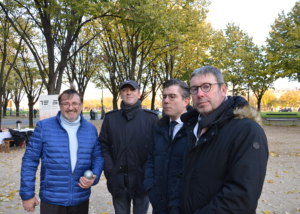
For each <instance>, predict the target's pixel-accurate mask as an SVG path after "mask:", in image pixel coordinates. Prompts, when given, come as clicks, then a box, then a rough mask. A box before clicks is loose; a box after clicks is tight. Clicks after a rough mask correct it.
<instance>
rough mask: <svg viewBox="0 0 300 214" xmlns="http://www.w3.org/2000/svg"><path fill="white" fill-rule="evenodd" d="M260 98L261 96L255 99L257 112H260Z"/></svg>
mask: <svg viewBox="0 0 300 214" xmlns="http://www.w3.org/2000/svg"><path fill="white" fill-rule="evenodd" d="M261 98H262V96H261V97H258V99H257V111H259V112H260V104H261Z"/></svg>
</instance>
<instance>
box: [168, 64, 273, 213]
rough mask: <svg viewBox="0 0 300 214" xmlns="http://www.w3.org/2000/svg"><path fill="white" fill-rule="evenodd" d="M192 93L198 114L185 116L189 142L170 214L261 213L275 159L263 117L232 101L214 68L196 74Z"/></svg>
mask: <svg viewBox="0 0 300 214" xmlns="http://www.w3.org/2000/svg"><path fill="white" fill-rule="evenodd" d="M190 92H191V94H192V99H193V104H194V108H195V109H194V110H193V111H190V112H188V113H186V114H183V115H182V116H181V120H182V121H183V122H184V125H185V127H186V129H187V132H188V137H187V138H188V141H187V144H186V150H185V153H184V158H183V170H182V174H181V175H180V176H179V177H180V178H179V180H178V185H177V187H176V189H175V192H174V194H173V197H172V199H171V202H170V204H169V210H170V213H173V214H175V213H176V214H177V213H181V214H192V213H193V214H208V213H209V214H220V213H222V214H227V213H234V214H254V213H256V212H255V210H256V207H257V203H258V199H259V197H260V195H261V191H262V188H263V182H264V179H265V175H266V167H267V161H268V154H269V153H268V146H267V139H266V136H265V133H264V131H263V129H262V127H261V124H262V120H261V116H260V113H259V112H257V111H256V110H255V109H253V108H252V107H250V106H249V105H248V103H247V101H246V100H245V99H244V98H242V97H239V96H236V97H227V96H226V93H227V88H226V85H225V84H224V80H223V76H222V74H221V72H220V71H219V70H218V69H217V68H214V67H212V66H205V67H202V68H198V69H196V70H195V71H194V72H193V73H192V75H191V81H190Z"/></svg>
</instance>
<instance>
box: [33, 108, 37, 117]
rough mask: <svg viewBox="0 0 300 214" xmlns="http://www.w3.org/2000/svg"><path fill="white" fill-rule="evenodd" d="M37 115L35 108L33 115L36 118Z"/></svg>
mask: <svg viewBox="0 0 300 214" xmlns="http://www.w3.org/2000/svg"><path fill="white" fill-rule="evenodd" d="M36 113H37V110H36V109H35V108H34V109H33V115H34V118H36Z"/></svg>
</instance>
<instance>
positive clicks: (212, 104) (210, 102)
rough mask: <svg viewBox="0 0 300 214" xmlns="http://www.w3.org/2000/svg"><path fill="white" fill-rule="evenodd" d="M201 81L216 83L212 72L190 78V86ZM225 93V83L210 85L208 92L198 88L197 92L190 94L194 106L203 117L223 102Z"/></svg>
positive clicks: (199, 84)
mask: <svg viewBox="0 0 300 214" xmlns="http://www.w3.org/2000/svg"><path fill="white" fill-rule="evenodd" d="M203 83H217V80H216V78H215V76H214V75H213V74H210V73H208V74H206V75H197V76H194V77H193V78H192V79H191V83H190V85H191V87H193V86H201V85H202V84H203ZM226 93H227V88H226V85H225V84H222V85H221V89H220V88H219V85H211V89H210V91H209V92H206V93H205V92H203V91H202V90H201V88H198V93H197V94H196V95H192V99H193V103H194V108H195V109H196V110H197V111H198V112H199V113H200V114H201V115H203V116H204V117H205V116H207V115H209V114H210V113H211V112H213V111H214V110H215V109H216V108H218V107H219V106H220V105H221V103H222V102H223V100H224V98H225V96H226Z"/></svg>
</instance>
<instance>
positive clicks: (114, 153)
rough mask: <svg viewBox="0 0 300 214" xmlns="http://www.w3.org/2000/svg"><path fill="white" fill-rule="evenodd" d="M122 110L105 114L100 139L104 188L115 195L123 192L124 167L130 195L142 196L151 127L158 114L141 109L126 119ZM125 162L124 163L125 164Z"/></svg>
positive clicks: (143, 193)
mask: <svg viewBox="0 0 300 214" xmlns="http://www.w3.org/2000/svg"><path fill="white" fill-rule="evenodd" d="M123 114H124V112H123V111H122V110H114V111H111V112H108V113H106V115H105V119H104V121H103V124H102V127H101V132H100V134H99V141H100V145H101V149H102V153H103V157H104V174H105V176H106V179H107V188H108V190H109V192H110V193H111V194H112V195H113V196H115V197H122V196H124V195H125V191H124V188H125V185H124V172H125V171H124V168H125V167H126V173H128V181H129V195H130V197H131V198H133V197H139V196H142V195H145V194H146V193H147V192H146V190H145V188H144V185H143V181H144V173H145V163H146V160H147V155H148V151H149V146H150V144H151V137H152V130H153V126H154V124H155V123H156V122H157V121H158V117H157V114H156V113H154V112H152V111H150V110H144V109H140V110H139V111H138V112H137V113H136V115H135V116H134V118H132V119H131V120H128V119H127V117H126V116H125V115H123ZM126 163H127V164H126Z"/></svg>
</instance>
